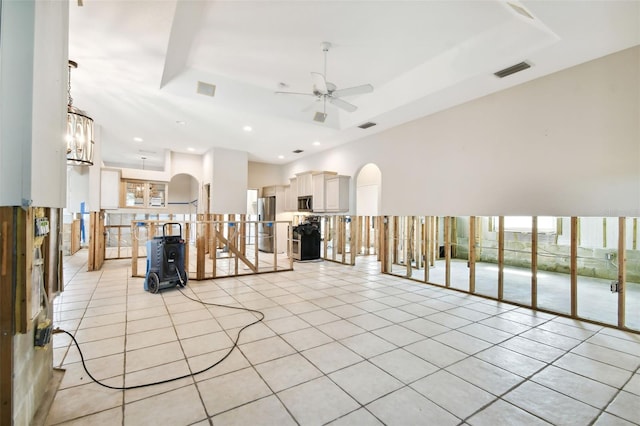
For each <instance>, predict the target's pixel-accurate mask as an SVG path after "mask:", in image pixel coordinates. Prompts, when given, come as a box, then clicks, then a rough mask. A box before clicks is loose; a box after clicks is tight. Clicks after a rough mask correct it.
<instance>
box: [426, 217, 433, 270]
mask: <svg viewBox="0 0 640 426" xmlns="http://www.w3.org/2000/svg"><path fill="white" fill-rule="evenodd" d="M432 252H433V241H432V240H431V216H426V217H425V218H424V282H425V283H426V282H429V270H430V269H431V253H432Z"/></svg>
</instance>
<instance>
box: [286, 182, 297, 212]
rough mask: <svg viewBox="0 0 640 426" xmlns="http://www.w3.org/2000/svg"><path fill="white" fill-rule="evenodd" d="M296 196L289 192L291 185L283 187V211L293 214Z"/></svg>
mask: <svg viewBox="0 0 640 426" xmlns="http://www.w3.org/2000/svg"><path fill="white" fill-rule="evenodd" d="M296 195H297V194H293V193H292V191H291V185H287V186H285V187H284V211H285V212H293V211H295V210H296V201H297V199H298V197H297V196H296Z"/></svg>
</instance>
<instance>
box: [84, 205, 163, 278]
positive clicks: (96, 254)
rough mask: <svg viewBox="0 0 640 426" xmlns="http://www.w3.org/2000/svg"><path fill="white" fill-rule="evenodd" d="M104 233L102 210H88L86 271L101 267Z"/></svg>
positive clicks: (104, 247) (104, 245)
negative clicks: (87, 257)
mask: <svg viewBox="0 0 640 426" xmlns="http://www.w3.org/2000/svg"><path fill="white" fill-rule="evenodd" d="M104 234H105V232H104V210H101V211H99V212H90V213H89V259H88V264H87V270H88V271H97V270H99V269H100V268H102V264H103V263H104V256H105V250H106V244H105V235H104ZM151 235H155V234H151Z"/></svg>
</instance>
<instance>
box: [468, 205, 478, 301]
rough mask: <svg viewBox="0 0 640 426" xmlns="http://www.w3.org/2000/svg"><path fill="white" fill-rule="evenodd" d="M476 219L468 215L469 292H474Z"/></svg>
mask: <svg viewBox="0 0 640 426" xmlns="http://www.w3.org/2000/svg"><path fill="white" fill-rule="evenodd" d="M476 224H477V220H476V217H475V216H471V217H469V292H470V293H475V292H476V246H477V242H476V239H477V238H478V235H477V230H478V227H477V225H476Z"/></svg>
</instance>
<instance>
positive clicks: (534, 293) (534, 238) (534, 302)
mask: <svg viewBox="0 0 640 426" xmlns="http://www.w3.org/2000/svg"><path fill="white" fill-rule="evenodd" d="M531 220H532V222H531V307H532V308H533V309H537V308H538V216H533V217H532V218H531Z"/></svg>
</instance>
